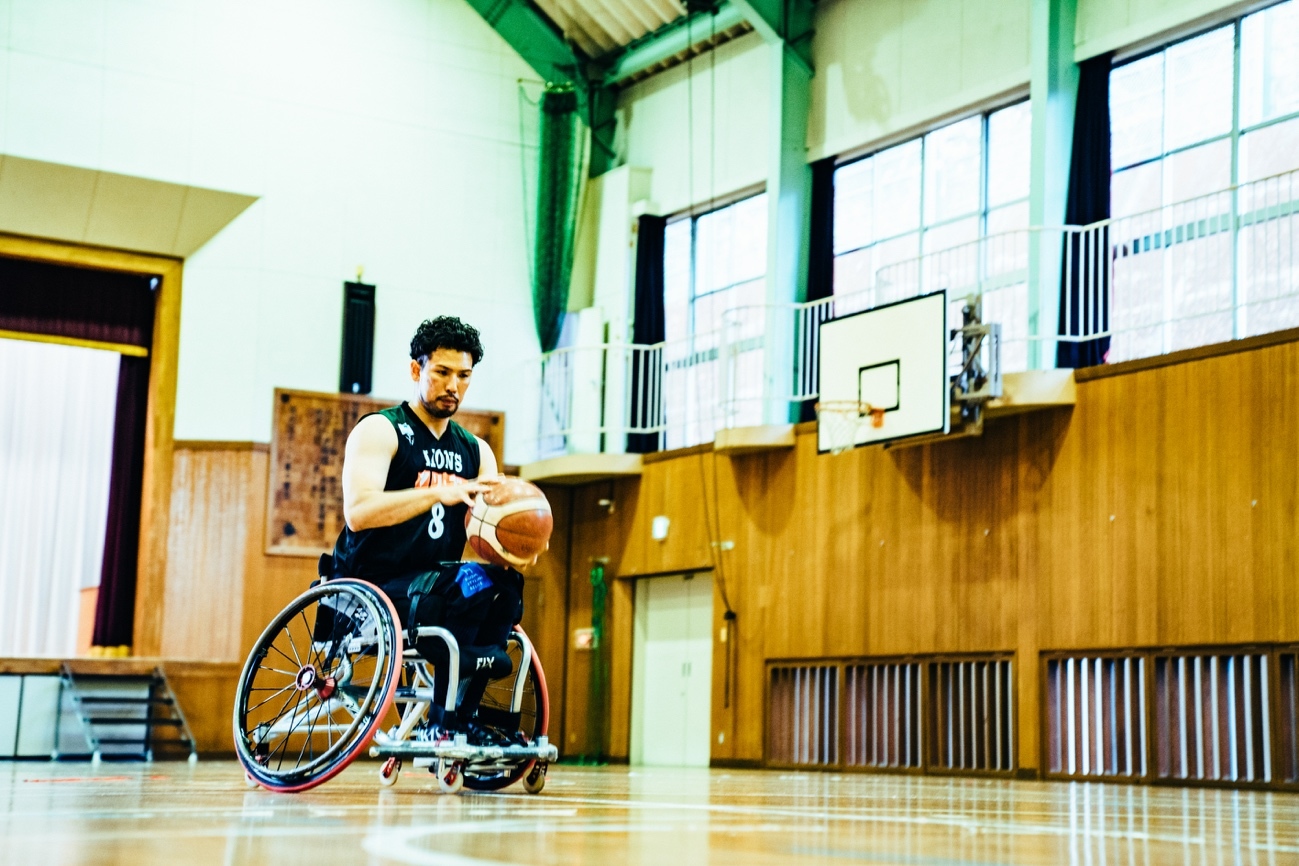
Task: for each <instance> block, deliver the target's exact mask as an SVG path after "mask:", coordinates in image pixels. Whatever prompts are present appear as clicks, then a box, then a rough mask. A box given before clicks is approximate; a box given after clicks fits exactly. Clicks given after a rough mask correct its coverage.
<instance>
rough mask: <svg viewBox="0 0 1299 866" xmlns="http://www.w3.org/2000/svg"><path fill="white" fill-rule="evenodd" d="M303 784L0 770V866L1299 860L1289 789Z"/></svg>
mask: <svg viewBox="0 0 1299 866" xmlns="http://www.w3.org/2000/svg"><path fill="white" fill-rule="evenodd" d="M376 767H377V765H376V764H370V763H361V764H355V765H353V766H352V767H351V768H350V769H349V770H348V771H347V772H345V773H344V774H343V775H342V776H340V777H338V778H337V779H335V780H333V781H331V782H328V783H326V784H325V785H324V786H322V787H320V788H317V789H315V790H314V791H310V792H308V793H305V794H296V795H276V794H270V793H267V792H265V791H263V790H260V789H258V790H249V789H247V788H245V786H244V782H243V776H242V773H241V772H240V770H239V768H238V766H237V765H236V764H234V763H232V762H226V761H221V762H218V761H210V762H203V763H200V764H198V765H197V766H194V767H191V766H189V765H187V764H184V763H158V764H153V765H139V764H125V765H124V764H105V765H102V766H100V767H97V768H95V767H92V766H91V765H89V764H51V763H4V764H0V863H5V864H10V863H13V864H19V863H22V864H39V866H55V864H63V863H87V864H128V863H129V864H153V863H159V864H162V863H165V864H169V866H174V864H181V863H185V864H188V863H222V864H233V863H251V864H262V863H264V864H274V866H293V864H310V866H324V864H332V863H338V864H349V866H356V864H363V863H364V864H387V863H398V864H399V863H409V864H428V866H480V864H488V863H491V864H501V863H555V864H559V863H563V864H617V863H631V864H669V866H693V864H704V863H707V864H746V866H763V864H783V863H792V862H799V863H824V864H830V863H837V864H842V863H844V862H852V861H857V862H861V863H894V864H912V866H916V864H919V866H957V864H970V866H976V864H977V866H989V864H1002V863H1006V864H1009V863H1069V864H1080V866H1102V864H1142V866H1147V864H1161V863H1179V864H1197V866H1200V864H1218V863H1223V864H1227V863H1231V864H1239V863H1245V864H1253V863H1259V864H1280V863H1299V795H1295V794H1274V793H1255V792H1242V791H1227V790H1206V789H1182V788H1150V787H1128V786H1120V785H1082V784H1064V783H1035V782H1005V781H992V780H981V779H980V780H976V779H952V778H936V777H929V778H920V777H904V776H884V775H830V774H820V773H784V772H779V771H774V770H773V771H756V770H755V771H739V770H667V769H639V770H634V769H629V768H627V767H604V768H598V769H588V768H580V767H568V766H558V767H555V768H553V770H552V773H551V778H550V781H549V784H548V785H547V787H546V790H545V792H544V793H543V794H541V795H540V796H538V797H532V796H529V795H527V794H525V793H523V792H522V790H511V791H508V792H506V793H503V794H462V795H460V796H444V795H440V794H438V793H437V791H436V788H435V786H434V785H433V783H432V780H431V778H430V777H429V776H428V775H427V774H424V773H422V772H413V771H411V772H408V773H405V774H403V777H402V779H401V781H400V782H399V784H398V786H397V787H396V788H394V789H391V790H389V789H381V788H379V786H378V785H377V783H376V780H375V773H374V771H375V769H376Z"/></svg>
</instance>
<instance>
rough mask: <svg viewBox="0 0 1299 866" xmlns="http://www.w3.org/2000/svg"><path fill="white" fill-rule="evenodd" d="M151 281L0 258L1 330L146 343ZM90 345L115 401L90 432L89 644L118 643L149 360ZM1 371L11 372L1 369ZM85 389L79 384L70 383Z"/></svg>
mask: <svg viewBox="0 0 1299 866" xmlns="http://www.w3.org/2000/svg"><path fill="white" fill-rule="evenodd" d="M155 285H156V280H155V279H154V278H153V277H150V276H148V275H142V274H125V273H116V272H113V271H100V270H94V269H90V268H76V267H67V266H63V265H52V264H47V263H44V262H29V261H25V260H22V259H8V258H4V259H0V329H3V330H9V331H22V332H26V333H32V334H42V335H52V336H62V337H74V338H77V339H83V340H100V341H104V342H110V343H124V344H127V345H133V346H142V347H145V348H148V347H149V346H150V344H151V342H152V338H153V314H154V287H155ZM52 348H55V349H68V348H69V347H65V346H54V347H52ZM79 351H90V350H79ZM97 354H99V355H105V356H107V357H109V358H111V359H112V360H111V365H112V366H113V368H114V378H113V381H112V383H110V385H109V386H108V388H107V390H105V391H103V392H102V393H99V392H97V394H96V399H99V398H100V397H102V398H103V399H105V400H108V401H109V402H110V404H112V406H113V407H114V408H113V411H112V412H110V413H109V414H108V415H107V416H106V417H105V418H103V419H100V420H98V421H96V423H95V431H94V432H95V435H96V436H97V437H99V439H100V440H101V442H102V443H103V447H104V448H105V449H106V451H107V454H108V455H109V457H108V459H109V461H110V462H109V466H110V469H109V478H108V482H107V487H106V490H105V493H106V495H107V517H106V521H105V519H104V518H101V521H104V524H103V525H104V527H105V529H103V530H101V531H100V534H99V536H98V538H99V545H98V546H97V547H96V548H95V550H94V552H93V554H94V556H93V558H94V559H95V561H96V569H95V571H96V577H97V582H98V584H99V596H98V602H97V606H96V610H95V632H94V643H95V644H96V645H97V646H120V645H130V644H131V637H132V635H131V632H132V628H133V622H134V618H135V610H134V605H135V581H136V561H137V558H138V556H139V538H140V505H141V490H142V487H143V475H144V433H145V427H146V425H147V422H148V402H149V365H150V361H149V358H147V357H144V358H140V357H134V356H127V355H120V356H119V355H117V354H116V353H112V352H108V353H104V352H98V353H97ZM0 375H3V376H4V377H5V378H9V377H8V374H7V373H5V372H4V371H0ZM84 390H85V387H84V386H79V387H77V388H74V389H73V391H74V392H75V393H81V392H83V391H84ZM8 408H9V403H8V402H3V401H0V414H4V413H7V411H8ZM56 423H57V422H56ZM110 431H111V432H110ZM69 447H71V446H69ZM44 501H45V500H41V502H42V504H43V503H44ZM88 585H92V586H93V585H94V584H93V583H91V584H88ZM74 606H75V605H74ZM73 616H74V617H75V613H74V614H73ZM73 636H74V639H75V619H74V631H73ZM74 648H75V645H74Z"/></svg>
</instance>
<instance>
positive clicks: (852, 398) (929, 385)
mask: <svg viewBox="0 0 1299 866" xmlns="http://www.w3.org/2000/svg"><path fill="white" fill-rule="evenodd" d="M947 363H948V331H947V293H946V292H934V293H933V294H930V295H921V296H920V297H917V298H910V299H908V300H905V301H898V302H897V303H893V304H886V305H884V306H880V307H874V308H872V309H869V310H864V311H862V312H860V313H853V314H852V315H848V316H844V317H842V318H838V319H830V320H829V321H826V322H822V323H821V329H820V340H819V350H818V358H817V364H818V369H819V372H820V398H819V403H820V405H821V406H822V407H826V406H827V404H834V405H843V404H851V403H856V404H857V406H858V419H859V421H860V423H857V424H856V425H855V426H856V431H855V434H854V439H853V443H852V444H853V445H854V446H859V445H871V444H875V443H881V442H892V441H896V440H899V439H907V438H910V437H912V436H926V435H933V434H941V433H947V432H948V431H949V428H950V425H951V385H950V380H949V378H948V369H947ZM867 407H869V409H868V408H867ZM871 409H874V410H876V413H875V417H874V418H873V419H872V418H871V417H870V410H871ZM880 409H882V410H884V411H883V415H882V418H881V416H880V414H879V411H878V410H880ZM822 416H823V418H824V408H823V410H822ZM842 445H843V443H836V441H835V439H834V435H833V433H832V431H831V430H830V429H829V426H828V425H827V424H826V422H825V420H822V422H821V423H819V424H818V425H817V450H818V451H819V452H822V453H824V452H827V451H837V450H840V448H841V447H842Z"/></svg>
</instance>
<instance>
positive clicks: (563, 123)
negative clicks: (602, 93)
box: [532, 84, 586, 352]
mask: <svg viewBox="0 0 1299 866" xmlns="http://www.w3.org/2000/svg"><path fill="white" fill-rule="evenodd" d="M577 109H578V106H577V91H575V90H574V89H573V87H572V85H568V84H561V85H553V84H552V85H547V87H546V89H545V91H543V92H542V94H541V131H540V144H539V148H538V149H539V152H540V164H539V166H538V171H537V223H536V226H537V232H536V241H535V250H534V253H533V268H532V311H533V317H534V318H535V319H536V323H537V339H538V340H539V341H540V342H541V351H543V352H549V351H550V350H552V349H554V348H555V346H557V345H558V344H559V332H560V329H561V328H562V327H563V325H564V313H565V311H566V310H567V309H568V285H569V279H570V277H571V276H572V272H573V246H574V241H575V239H576V237H577V213H578V202H579V200H580V199H581V195H582V183H583V180H584V178H585V175H586V172H585V170H584V168H585V167H584V165H583V163H584V162H585V157H586V136H585V135H584V134H583V133H584V132H585V126H584V124H583V123H582V121H581V116H580V114H579V113H578V110H577Z"/></svg>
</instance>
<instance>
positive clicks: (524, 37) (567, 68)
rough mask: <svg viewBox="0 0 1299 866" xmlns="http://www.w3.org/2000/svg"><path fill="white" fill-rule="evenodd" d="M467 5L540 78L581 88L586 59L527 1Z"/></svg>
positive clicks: (492, 0) (485, 1) (473, 1)
mask: <svg viewBox="0 0 1299 866" xmlns="http://www.w3.org/2000/svg"><path fill="white" fill-rule="evenodd" d="M468 3H469V5H470V6H472V7H473V8H474V9H475V10H476V11H477V12H478V14H479V15H481V16H483V18H484V19H485V20H486V21H487V23H488V24H490V25H491V26H492V29H493V30H495V31H496V32H497V33H499V34H500V35H501V37H502V38H503V39H504V40H505V41H506V42H507V43H509V46H510V47H511V48H513V49H514V50H515V51H517V52H518V53H519V56H520V57H522V58H523V60H524V62H525V63H527V64H528V65H529V66H531V67H532V69H533V71H535V72H536V73H537V74H538V75H539V76H541V78H542V79H544V80H545V81H547V82H551V83H565V82H567V83H570V84H577V85H581V86H582V87H583V88H585V85H586V76H585V74H584V66H585V64H586V62H587V58H586V57H584V56H580V55H579V54H578V52H577V51H575V50H574V49H573V47H572V46H571V45H569V43H568V42H567V41H566V40H565V39H564V34H563V33H561V32H560V31H559V28H558V27H556V26H555V24H554V22H552V21H551V20H550V19H549V18H547V17H546V16H545V14H544V13H543V12H542V11H541V10H540V9H538V8H537V6H536V5H535V4H534V3H532V2H530V0H468Z"/></svg>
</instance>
